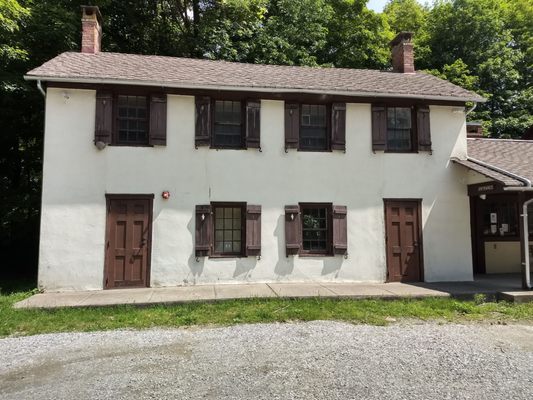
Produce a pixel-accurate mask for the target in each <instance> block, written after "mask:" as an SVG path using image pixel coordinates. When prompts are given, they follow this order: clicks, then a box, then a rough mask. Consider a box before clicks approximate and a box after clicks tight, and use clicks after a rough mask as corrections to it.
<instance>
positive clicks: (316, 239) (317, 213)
mask: <svg viewBox="0 0 533 400" xmlns="http://www.w3.org/2000/svg"><path fill="white" fill-rule="evenodd" d="M328 228H329V227H328V213H327V209H326V208H325V207H313V208H306V207H304V208H303V209H302V237H303V243H302V246H303V250H304V251H308V252H311V253H326V252H327V250H328V239H329V238H328Z"/></svg>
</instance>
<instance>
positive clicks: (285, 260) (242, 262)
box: [184, 215, 344, 284]
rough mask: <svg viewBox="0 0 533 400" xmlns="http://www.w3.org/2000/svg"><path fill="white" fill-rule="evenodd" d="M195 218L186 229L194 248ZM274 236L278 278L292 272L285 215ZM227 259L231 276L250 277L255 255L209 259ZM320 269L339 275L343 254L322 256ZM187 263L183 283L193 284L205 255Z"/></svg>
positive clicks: (201, 270) (201, 268) (328, 273)
mask: <svg viewBox="0 0 533 400" xmlns="http://www.w3.org/2000/svg"><path fill="white" fill-rule="evenodd" d="M195 223H196V221H195V218H191V219H190V220H189V222H188V224H187V229H188V230H189V233H190V237H191V240H192V248H193V249H194V237H195ZM274 236H275V237H276V238H277V252H278V261H277V262H276V265H275V267H274V271H273V272H274V275H273V278H274V276H275V277H276V278H278V279H282V278H284V277H287V276H290V275H292V274H293V272H294V261H295V260H294V256H289V257H285V216H284V215H280V216H279V217H278V220H277V224H276V229H275V230H274ZM228 261H231V262H234V263H235V270H234V271H233V274H232V277H233V278H239V279H240V280H247V279H250V278H251V277H252V273H253V271H254V269H255V267H256V266H257V263H258V262H260V261H258V259H257V257H242V258H236V259H216V258H214V259H211V260H210V262H213V263H217V262H220V263H224V264H227V263H228ZM321 261H322V264H323V265H322V271H321V275H322V276H325V275H334V277H335V278H338V277H339V274H340V271H341V268H342V265H343V263H344V256H340V255H338V256H335V257H324V258H323V259H322V260H321ZM187 265H188V267H189V270H190V272H189V274H188V276H187V279H185V280H184V283H185V284H195V283H197V281H198V279H199V278H200V277H201V276H202V274H203V273H204V266H205V257H199V258H198V260H196V256H195V254H194V250H193V253H192V254H191V255H190V256H189V259H188V262H187Z"/></svg>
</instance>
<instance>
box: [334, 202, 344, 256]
mask: <svg viewBox="0 0 533 400" xmlns="http://www.w3.org/2000/svg"><path fill="white" fill-rule="evenodd" d="M332 217H333V218H332V219H333V252H334V253H335V254H347V253H348V223H347V218H346V217H347V208H346V206H333V216H332Z"/></svg>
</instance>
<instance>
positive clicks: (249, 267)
mask: <svg viewBox="0 0 533 400" xmlns="http://www.w3.org/2000/svg"><path fill="white" fill-rule="evenodd" d="M195 224H196V220H195V218H194V217H193V218H191V219H190V220H189V222H188V223H187V229H188V231H189V233H190V238H191V240H192V246H191V247H192V249H193V253H191V255H190V256H189V259H188V261H187V265H188V266H189V270H190V272H189V274H188V278H187V279H186V280H185V282H184V283H186V284H187V283H196V281H197V280H198V278H200V277H201V276H202V274H203V272H204V266H205V257H199V258H198V260H197V259H196V255H195V254H194V240H195V234H196V232H195ZM230 260H232V261H233V259H230ZM211 261H213V262H223V263H227V262H228V259H220V260H217V259H212V260H211ZM234 261H235V270H234V271H233V278H237V277H239V278H241V279H243V280H246V279H248V278H250V277H251V275H252V271H253V270H254V269H255V267H256V265H257V261H258V260H257V257H251V256H250V257H241V258H236V259H234Z"/></svg>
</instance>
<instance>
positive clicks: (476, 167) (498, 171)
mask: <svg viewBox="0 0 533 400" xmlns="http://www.w3.org/2000/svg"><path fill="white" fill-rule="evenodd" d="M451 161H452V162H454V163H456V164H459V165H462V166H464V167H466V168H468V169H469V170H471V171H474V172H477V173H478V174H481V175H483V176H485V177H487V178H490V179H492V180H494V181H496V182H498V183H500V184H501V185H502V186H503V190H505V191H533V187H532V186H531V182H530V181H529V179H527V178H524V177H522V176H520V175H517V174H515V173H513V172H511V171H506V170H504V169H502V168H499V167H498V166H495V165H492V164H488V163H485V162H483V161H480V160H477V159H474V158H471V157H467V158H466V159H464V160H462V159H459V158H457V157H452V158H451Z"/></svg>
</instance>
